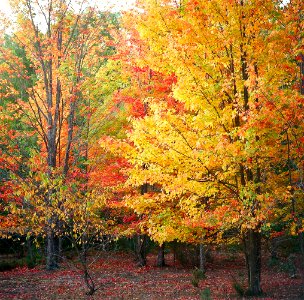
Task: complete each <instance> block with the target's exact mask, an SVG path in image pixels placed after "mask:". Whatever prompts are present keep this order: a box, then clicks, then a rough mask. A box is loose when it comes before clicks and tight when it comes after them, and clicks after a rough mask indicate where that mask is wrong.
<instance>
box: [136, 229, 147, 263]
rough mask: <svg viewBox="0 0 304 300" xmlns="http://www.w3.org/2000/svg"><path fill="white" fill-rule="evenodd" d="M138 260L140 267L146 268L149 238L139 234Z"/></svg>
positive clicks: (137, 245) (137, 238) (137, 240)
mask: <svg viewBox="0 0 304 300" xmlns="http://www.w3.org/2000/svg"><path fill="white" fill-rule="evenodd" d="M135 247H136V249H135V251H136V260H137V265H138V266H139V267H144V266H145V265H146V264H147V236H146V235H145V234H138V235H137V236H136V245H135Z"/></svg>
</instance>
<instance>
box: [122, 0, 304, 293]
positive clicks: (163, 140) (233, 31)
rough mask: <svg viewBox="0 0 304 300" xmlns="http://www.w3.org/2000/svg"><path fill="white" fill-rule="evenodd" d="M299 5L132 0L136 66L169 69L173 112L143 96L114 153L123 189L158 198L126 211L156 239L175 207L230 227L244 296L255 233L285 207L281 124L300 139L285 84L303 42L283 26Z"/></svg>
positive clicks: (292, 93) (255, 279)
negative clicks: (153, 189)
mask: <svg viewBox="0 0 304 300" xmlns="http://www.w3.org/2000/svg"><path fill="white" fill-rule="evenodd" d="M299 3H300V2H297V1H294V2H291V3H290V4H289V7H288V8H284V7H281V6H280V2H279V1H259V0H256V1H250V2H248V1H243V0H240V1H236V0H235V1H220V0H208V1H199V0H198V1H179V2H172V1H166V0H164V1H154V0H151V1H142V2H141V1H139V5H140V9H139V10H137V12H135V13H134V15H133V17H132V16H131V17H130V20H131V22H130V24H134V18H136V20H137V24H138V25H137V29H138V31H139V34H140V37H141V39H142V40H143V41H144V43H145V44H146V45H147V46H146V47H145V51H144V53H143V54H141V55H140V56H139V64H140V65H141V66H143V65H145V64H146V62H147V61H148V62H149V67H150V68H151V69H153V70H157V71H160V72H163V73H165V74H172V73H174V74H175V76H176V78H177V82H176V84H175V85H174V86H173V96H174V98H175V99H176V100H177V101H178V102H181V103H182V104H183V106H184V108H185V109H184V110H178V109H175V108H172V107H169V105H168V103H166V101H163V102H162V101H159V99H157V95H154V94H152V95H150V97H148V98H147V100H146V102H147V103H148V104H147V105H148V106H149V110H150V111H149V112H150V113H149V115H148V116H146V117H144V118H141V119H135V120H133V122H132V130H131V131H130V133H129V135H128V137H129V139H130V141H131V143H132V144H133V145H134V147H129V148H128V149H125V151H124V152H125V153H127V154H126V156H127V158H128V160H129V162H131V163H132V164H133V166H134V167H133V168H132V169H131V170H130V173H129V175H130V177H129V180H128V183H129V184H131V185H133V186H139V185H141V184H144V183H149V184H150V185H157V186H159V190H160V192H159V193H157V194H154V195H140V196H138V197H136V198H135V199H134V198H132V199H130V201H129V205H130V206H131V207H132V208H133V209H135V210H136V211H138V212H147V211H149V214H148V216H149V217H150V218H148V222H153V225H152V226H151V229H150V231H151V234H152V235H154V236H155V237H156V238H158V239H159V240H160V241H162V240H166V239H168V237H166V235H167V234H168V232H170V231H164V232H163V233H162V226H164V224H167V226H171V227H172V226H173V222H170V220H173V219H174V217H176V216H177V215H176V212H175V211H174V210H173V209H176V208H177V210H176V211H178V212H183V214H184V215H185V216H186V217H183V220H184V219H185V218H190V220H192V221H193V222H199V223H201V224H202V227H203V228H204V227H209V226H211V227H213V226H215V227H216V228H220V229H221V231H222V232H225V231H226V230H228V229H231V228H236V229H238V230H239V233H240V236H241V237H242V240H243V242H244V246H245V255H246V265H247V269H248V285H249V287H248V294H253V295H258V294H260V293H261V292H262V289H261V282H260V275H261V232H262V230H263V229H267V228H268V227H269V226H270V223H269V221H270V220H271V219H272V216H273V214H274V212H275V210H276V209H277V208H278V207H282V206H283V207H286V206H287V205H289V203H290V202H294V200H292V199H291V198H292V195H291V192H290V188H289V187H288V186H290V183H288V176H289V175H288V174H290V173H291V172H286V170H285V171H284V170H283V171H280V172H276V166H278V164H279V163H284V162H285V164H286V160H287V161H290V160H289V159H290V155H291V154H290V153H291V152H290V151H291V148H288V149H286V147H285V146H284V145H285V144H286V143H285V142H284V141H286V134H287V132H286V128H289V130H293V132H295V130H296V131H297V133H294V134H293V139H294V142H293V145H296V144H297V143H298V142H300V141H301V138H302V135H303V128H302V125H301V124H300V123H299V117H300V116H301V115H302V113H303V109H302V104H301V103H302V102H303V96H301V95H300V94H299V91H298V90H297V89H296V88H295V86H294V84H295V82H296V81H297V76H298V67H297V64H296V60H295V59H294V58H295V51H296V49H299V48H301V47H303V45H302V44H301V43H302V42H301V41H300V42H299V41H298V43H297V44H296V45H295V43H290V40H293V39H295V38H296V33H295V31H294V26H293V25H290V27H289V26H287V24H290V23H289V22H287V19H288V17H289V18H290V17H291V13H292V11H293V9H295V6H299V5H300V4H299ZM138 19H139V21H138ZM132 20H133V21H132ZM293 24H295V23H293ZM288 28H289V29H288ZM291 119H292V120H294V121H293V123H290V120H291ZM288 124H289V125H288ZM286 126H287V127H286ZM289 137H290V135H289ZM287 144H288V145H289V146H290V145H291V143H290V142H288V143H287ZM296 148H297V147H295V149H294V150H296ZM127 151H128V152H127ZM294 155H295V154H294ZM300 163H301V162H300ZM288 164H289V163H288ZM143 165H144V166H145V167H144V168H143ZM288 170H289V171H290V167H288ZM295 173H296V172H294V176H295V177H294V178H296V174H295ZM295 180H296V179H295ZM282 183H283V184H282ZM298 191H299V193H300V194H301V195H302V191H301V190H300V189H298ZM301 197H302V196H300V198H301ZM301 201H302V200H301ZM166 202H167V203H170V205H166V209H163V204H164V203H166ZM278 202H280V203H281V205H280V206H277V204H278ZM153 212H157V213H156V214H155V215H154V214H153ZM172 212H173V213H172ZM167 216H169V217H168V218H167ZM155 219H157V221H155ZM159 224H160V225H159ZM169 238H170V237H169Z"/></svg>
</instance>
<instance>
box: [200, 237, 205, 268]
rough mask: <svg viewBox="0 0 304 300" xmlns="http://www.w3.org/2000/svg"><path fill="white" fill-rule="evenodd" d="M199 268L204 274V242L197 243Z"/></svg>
mask: <svg viewBox="0 0 304 300" xmlns="http://www.w3.org/2000/svg"><path fill="white" fill-rule="evenodd" d="M199 268H200V270H201V271H202V272H203V273H204V274H205V272H206V249H205V246H204V244H202V243H201V244H200V245H199Z"/></svg>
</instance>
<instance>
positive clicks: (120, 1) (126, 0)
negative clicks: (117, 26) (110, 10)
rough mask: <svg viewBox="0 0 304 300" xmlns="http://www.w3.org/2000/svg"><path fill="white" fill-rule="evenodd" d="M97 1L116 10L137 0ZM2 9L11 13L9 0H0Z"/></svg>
mask: <svg viewBox="0 0 304 300" xmlns="http://www.w3.org/2000/svg"><path fill="white" fill-rule="evenodd" d="M95 1H96V2H97V3H98V2H99V3H100V4H99V6H100V7H102V3H105V2H109V3H110V5H111V6H114V7H115V10H120V9H121V8H124V9H126V8H128V7H131V6H132V3H134V2H135V0H107V1H105V0H95ZM0 10H1V11H2V12H5V13H6V14H9V13H10V6H9V0H0Z"/></svg>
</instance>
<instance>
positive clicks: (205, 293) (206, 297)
mask: <svg viewBox="0 0 304 300" xmlns="http://www.w3.org/2000/svg"><path fill="white" fill-rule="evenodd" d="M201 299H202V300H211V299H212V298H211V290H210V288H209V287H207V288H204V289H203V290H202V291H201Z"/></svg>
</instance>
